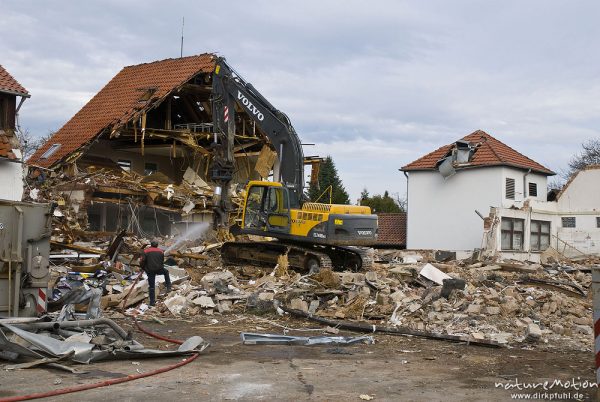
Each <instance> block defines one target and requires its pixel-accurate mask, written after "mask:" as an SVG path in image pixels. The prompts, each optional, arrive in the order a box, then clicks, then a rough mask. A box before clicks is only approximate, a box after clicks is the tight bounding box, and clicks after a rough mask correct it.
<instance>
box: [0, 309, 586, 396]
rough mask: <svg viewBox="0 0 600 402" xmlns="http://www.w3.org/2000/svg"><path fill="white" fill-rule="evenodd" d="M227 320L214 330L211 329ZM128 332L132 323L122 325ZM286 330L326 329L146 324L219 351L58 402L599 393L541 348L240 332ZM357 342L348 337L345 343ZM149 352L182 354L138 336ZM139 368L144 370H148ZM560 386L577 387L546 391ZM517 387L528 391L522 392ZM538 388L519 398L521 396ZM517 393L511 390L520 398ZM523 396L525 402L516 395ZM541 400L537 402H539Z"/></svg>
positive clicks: (116, 371) (63, 379) (38, 385)
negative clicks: (263, 337)
mask: <svg viewBox="0 0 600 402" xmlns="http://www.w3.org/2000/svg"><path fill="white" fill-rule="evenodd" d="M215 319H216V320H217V321H218V322H214V321H211V320H215ZM118 322H119V323H120V324H121V325H123V326H124V327H126V328H131V327H130V322H129V321H128V320H118ZM273 322H276V323H279V324H280V325H286V326H289V327H292V328H302V327H305V329H306V328H309V327H307V326H308V325H312V326H311V327H310V328H319V325H318V324H311V323H306V322H304V321H300V320H295V319H286V320H283V319H281V318H277V317H272V316H262V317H256V316H251V315H248V316H241V317H240V316H236V315H232V316H231V317H226V316H218V317H207V316H202V317H198V318H197V319H195V320H194V321H193V322H191V321H190V322H186V321H181V320H179V321H177V320H169V321H166V322H165V324H166V325H161V324H158V323H156V322H144V323H143V325H144V326H145V327H146V328H147V329H149V330H151V331H154V332H156V333H158V334H161V335H164V336H168V337H172V338H179V339H183V338H186V337H189V336H191V335H200V336H202V337H203V338H204V339H206V340H207V341H209V342H210V343H211V346H210V347H209V348H208V349H206V350H205V351H204V352H203V353H202V354H201V356H200V357H199V358H198V359H196V360H195V361H193V362H191V363H190V364H189V365H186V366H184V367H181V368H178V369H175V370H172V371H169V372H166V373H162V374H159V375H157V376H153V377H149V378H144V379H140V380H136V381H131V382H127V383H124V384H119V385H114V386H110V387H104V388H98V389H94V390H90V391H83V392H79V393H73V394H67V395H64V396H61V397H55V398H53V399H52V400H60V401H82V400H85V401H105V400H106V399H107V397H109V398H114V399H118V400H119V401H139V400H152V401H155V400H171V401H174V400H177V401H196V400H209V401H220V400H284V401H298V400H330V401H339V400H357V401H360V400H361V397H360V396H361V395H363V398H369V397H372V398H373V400H378V401H388V400H389V401H397V400H402V401H442V400H443V401H481V400H486V401H504V400H511V399H530V398H531V396H533V397H537V398H531V399H539V400H550V399H553V400H557V399H563V400H565V399H571V400H572V399H580V400H591V399H593V398H594V397H595V395H596V389H595V388H589V387H588V388H586V387H585V386H586V385H587V384H586V382H593V381H594V370H593V356H592V354H591V353H589V352H581V351H569V350H561V351H553V350H542V348H541V347H539V346H538V347H536V348H529V349H524V348H503V349H494V348H487V347H480V346H473V345H465V344H456V343H450V342H444V341H434V340H427V339H417V338H410V337H399V336H390V335H379V334H374V338H375V344H373V345H364V344H359V345H353V346H345V347H333V346H280V345H277V346H273V345H243V344H241V341H240V336H239V332H241V331H248V332H261V333H276V334H282V331H283V329H282V328H280V327H278V326H275V325H273V324H272V323H273ZM322 333H323V332H322V331H320V332H319V331H312V332H311V331H303V332H294V331H290V332H289V333H288V334H289V335H303V336H306V335H321V334H322ZM342 334H343V335H357V334H354V333H349V332H340V335H342ZM135 339H137V340H138V341H140V342H141V343H142V344H144V345H145V346H147V347H154V348H161V349H165V348H172V347H173V345H168V344H166V343H165V342H162V341H158V340H156V339H154V338H150V337H148V336H146V335H144V334H142V333H139V332H136V333H135ZM180 360H181V358H170V359H146V360H139V361H136V362H131V361H107V362H101V363H95V364H92V365H90V366H85V367H84V366H81V367H82V368H85V369H88V370H89V372H88V373H86V374H70V373H66V372H63V371H58V370H54V369H44V368H36V369H29V370H19V371H4V370H3V371H2V372H1V374H0V398H2V397H10V396H16V395H21V394H27V393H33V392H42V391H48V390H53V389H59V388H65V387H69V386H74V385H78V384H85V383H93V382H99V381H103V380H106V379H109V378H116V377H122V376H126V375H130V374H136V373H137V372H143V371H151V370H154V369H157V368H160V367H162V366H166V365H170V364H173V363H175V362H177V361H180ZM138 363H139V364H138ZM554 380H562V381H572V382H573V380H574V384H568V386H567V387H566V388H565V387H560V386H554V387H552V388H550V385H549V384H548V385H547V388H550V389H548V390H544V389H543V388H542V387H543V383H544V382H545V381H549V382H550V383H551V382H552V381H554ZM516 384H519V385H518V386H517V385H516ZM527 384H529V386H535V385H536V384H539V385H537V387H538V388H536V389H535V390H531V389H530V390H523V391H519V390H518V389H517V387H524V386H527ZM511 387H512V389H506V388H511ZM517 393H520V394H534V395H530V396H529V397H527V396H525V395H522V396H520V398H516V397H515V396H514V395H513V394H517ZM536 393H537V395H535V394H536Z"/></svg>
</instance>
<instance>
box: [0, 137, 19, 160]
mask: <svg viewBox="0 0 600 402" xmlns="http://www.w3.org/2000/svg"><path fill="white" fill-rule="evenodd" d="M14 139H15V138H14V136H13V135H11V134H7V133H5V132H4V131H1V130H0V158H6V159H12V160H14V159H17V156H16V155H15V153H14V152H13V149H15V144H14Z"/></svg>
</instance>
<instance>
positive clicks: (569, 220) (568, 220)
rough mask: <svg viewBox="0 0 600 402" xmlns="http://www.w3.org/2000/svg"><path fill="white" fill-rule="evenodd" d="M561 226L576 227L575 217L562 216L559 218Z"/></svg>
mask: <svg viewBox="0 0 600 402" xmlns="http://www.w3.org/2000/svg"><path fill="white" fill-rule="evenodd" d="M560 220H561V223H562V227H563V228H576V227H577V219H576V218H575V217H574V216H563V217H562V218H560Z"/></svg>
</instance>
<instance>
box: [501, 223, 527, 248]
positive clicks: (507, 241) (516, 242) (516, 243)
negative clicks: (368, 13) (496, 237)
mask: <svg viewBox="0 0 600 402" xmlns="http://www.w3.org/2000/svg"><path fill="white" fill-rule="evenodd" d="M524 224H525V221H524V220H523V219H515V218H502V229H501V230H502V250H523V227H524Z"/></svg>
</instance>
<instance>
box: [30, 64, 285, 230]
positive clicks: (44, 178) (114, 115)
mask: <svg viewBox="0 0 600 402" xmlns="http://www.w3.org/2000/svg"><path fill="white" fill-rule="evenodd" d="M215 60H216V56H215V55H213V54H201V55H197V56H190V57H183V58H179V59H167V60H162V61H156V62H152V63H147V64H140V65H135V66H129V67H125V68H123V69H122V70H121V71H120V72H119V73H118V74H117V75H116V76H115V77H114V78H113V79H112V80H111V81H110V82H109V83H108V84H106V86H105V87H104V88H102V89H101V90H100V92H98V93H97V94H96V95H95V96H94V97H93V98H92V99H91V100H90V101H89V102H88V103H87V104H86V105H85V106H83V108H82V109H81V110H80V111H79V112H77V114H75V116H73V117H72V118H71V120H69V121H68V122H67V123H66V124H65V125H64V126H63V127H62V128H61V129H60V130H58V131H57V132H56V133H55V134H54V135H53V136H52V137H51V138H50V139H49V140H48V142H47V143H46V144H45V145H44V146H43V147H41V148H40V149H39V150H38V151H37V152H36V153H35V154H34V155H33V156H32V157H31V159H30V160H29V163H30V164H31V165H35V166H38V167H40V169H37V170H34V172H33V174H32V175H30V181H32V182H33V183H36V184H37V188H36V190H35V192H34V193H33V194H32V193H30V194H29V196H30V198H32V199H35V198H36V197H41V196H42V195H43V196H46V197H48V194H42V193H44V192H52V193H53V196H52V197H50V198H55V199H57V201H58V204H59V208H58V209H57V211H55V214H61V215H62V214H64V215H66V216H67V218H68V220H69V225H70V226H71V227H74V228H81V229H87V230H92V231H107V232H114V231H116V230H118V229H119V228H124V229H128V230H129V231H132V232H135V233H138V234H142V235H148V236H154V235H168V234H171V233H172V231H173V230H174V229H175V230H179V231H182V230H184V229H185V228H186V227H187V226H189V225H190V224H194V223H196V222H205V221H209V220H210V219H211V218H212V195H213V187H212V186H211V184H210V183H209V181H208V180H207V177H208V176H209V172H208V169H209V166H210V164H211V158H212V155H213V153H212V149H211V143H212V142H213V129H212V121H213V116H212V107H211V101H212V74H213V70H214V66H215ZM235 118H236V128H237V132H236V136H235V162H236V163H235V166H236V170H235V173H234V183H245V182H246V181H247V180H249V179H260V178H261V177H266V176H268V175H269V172H270V170H271V166H272V164H273V159H274V158H273V154H274V152H273V151H271V150H270V148H269V145H268V140H267V138H266V136H265V135H264V133H262V132H261V131H260V129H259V128H258V127H255V125H254V124H253V122H252V119H250V118H249V116H247V115H246V114H245V113H242V110H241V109H240V110H239V111H238V113H235ZM259 172H260V173H259ZM40 183H42V184H40ZM238 190H239V189H238ZM233 193H234V194H236V190H235V189H234V190H233Z"/></svg>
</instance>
